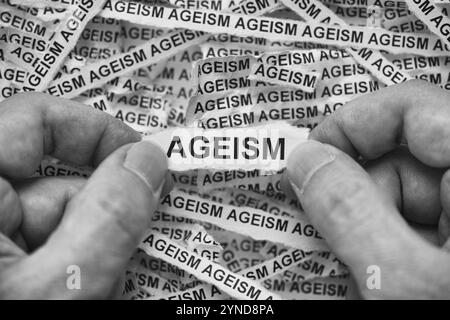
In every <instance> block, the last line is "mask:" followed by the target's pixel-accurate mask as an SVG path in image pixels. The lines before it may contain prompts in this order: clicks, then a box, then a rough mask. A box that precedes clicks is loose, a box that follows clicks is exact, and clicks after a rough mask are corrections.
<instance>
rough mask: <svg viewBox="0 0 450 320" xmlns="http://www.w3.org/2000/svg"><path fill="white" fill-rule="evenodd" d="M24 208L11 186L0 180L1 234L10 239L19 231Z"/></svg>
mask: <svg viewBox="0 0 450 320" xmlns="http://www.w3.org/2000/svg"><path fill="white" fill-rule="evenodd" d="M21 221H22V208H21V205H20V200H19V196H18V195H17V193H16V191H15V190H14V189H13V187H12V186H11V184H10V183H9V182H8V181H6V180H5V179H2V178H0V233H3V234H4V235H6V236H8V237H10V236H12V235H13V234H14V233H15V232H17V230H18V229H19V226H20V223H21Z"/></svg>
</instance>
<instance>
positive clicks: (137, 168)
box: [123, 141, 167, 193]
mask: <svg viewBox="0 0 450 320" xmlns="http://www.w3.org/2000/svg"><path fill="white" fill-rule="evenodd" d="M123 166H124V167H125V168H127V169H128V170H130V171H132V172H134V173H135V174H136V175H137V176H138V177H139V178H141V180H142V181H143V182H144V183H145V184H146V185H147V186H148V187H149V188H150V190H151V191H152V192H153V193H157V192H161V189H162V187H163V185H164V180H165V176H166V173H167V157H166V155H165V154H164V153H163V151H162V150H161V149H160V148H159V147H158V146H156V145H155V144H153V143H151V142H148V141H141V142H138V143H136V144H134V145H133V146H132V147H131V148H130V149H129V150H128V152H127V155H126V157H125V161H124V163H123Z"/></svg>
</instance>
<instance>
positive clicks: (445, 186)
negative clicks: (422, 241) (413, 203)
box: [438, 170, 450, 249]
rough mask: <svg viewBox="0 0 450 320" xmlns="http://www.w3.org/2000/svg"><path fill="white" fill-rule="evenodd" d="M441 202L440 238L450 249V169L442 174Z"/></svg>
mask: <svg viewBox="0 0 450 320" xmlns="http://www.w3.org/2000/svg"><path fill="white" fill-rule="evenodd" d="M441 204H442V214H441V217H440V220H439V226H438V234H439V240H440V243H441V244H445V245H444V247H445V248H448V249H450V245H449V244H450V243H448V240H449V237H450V170H447V171H446V172H445V173H444V175H443V176H442V181H441ZM446 242H447V243H446Z"/></svg>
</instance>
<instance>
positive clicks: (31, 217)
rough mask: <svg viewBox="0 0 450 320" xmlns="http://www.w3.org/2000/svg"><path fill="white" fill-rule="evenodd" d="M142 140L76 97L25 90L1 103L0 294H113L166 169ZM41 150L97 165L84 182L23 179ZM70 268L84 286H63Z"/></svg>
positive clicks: (164, 161) (34, 166)
mask: <svg viewBox="0 0 450 320" xmlns="http://www.w3.org/2000/svg"><path fill="white" fill-rule="evenodd" d="M139 140H140V136H139V134H137V133H136V132H135V131H133V130H132V129H130V128H129V127H128V126H126V125H125V124H123V123H122V122H121V121H119V120H117V119H114V118H113V117H111V116H109V115H107V114H105V113H103V112H100V111H97V110H94V109H92V108H90V107H87V106H84V105H81V104H79V103H77V102H74V101H69V100H64V99H59V98H54V97H51V96H47V95H44V94H38V93H26V94H19V95H16V96H13V97H12V98H10V99H8V100H5V101H4V102H2V103H0V148H1V152H0V176H1V177H0V297H1V298H3V299H8V298H13V299H17V298H18V299H33V298H34V299H36V298H38V299H49V298H56V299H65V298H71V299H73V298H81V299H89V298H106V297H108V296H109V295H110V293H111V291H112V290H113V287H114V284H115V281H116V280H117V278H118V277H119V275H120V273H121V272H122V271H123V269H124V268H125V265H126V263H127V261H128V259H129V258H130V256H131V254H132V253H133V250H134V249H135V247H136V246H137V244H138V241H139V239H140V237H141V236H142V232H143V231H144V230H145V229H146V227H147V226H148V222H149V220H150V215H151V213H152V212H154V210H155V209H156V206H157V204H158V203H159V196H160V193H161V189H162V187H163V185H164V180H165V176H166V171H167V159H166V156H165V155H164V153H163V152H162V151H160V150H159V149H158V147H156V146H154V145H152V144H150V143H148V142H139V143H136V144H132V143H133V142H138V141H139ZM44 155H52V156H54V157H56V158H58V159H60V160H63V161H68V162H71V163H74V164H78V165H89V164H91V165H93V166H95V167H97V168H96V170H95V171H94V173H93V174H92V176H91V177H90V178H89V179H88V180H87V181H86V180H85V179H83V178H73V177H43V178H34V179H26V178H28V177H30V176H31V175H32V174H33V173H35V171H36V169H37V168H38V166H39V164H40V161H41V159H42V157H43V156H44ZM19 179H20V181H18V180H19ZM23 179H25V180H23ZM24 247H26V248H28V249H30V250H27V249H25V250H24V249H23V248H24ZM27 251H31V253H30V254H28V253H27ZM73 265H75V266H77V267H79V270H80V271H81V274H80V276H81V290H69V289H68V288H67V286H66V281H67V277H68V276H69V275H68V274H67V273H66V271H67V268H68V267H69V266H73Z"/></svg>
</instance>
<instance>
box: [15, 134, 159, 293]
mask: <svg viewBox="0 0 450 320" xmlns="http://www.w3.org/2000/svg"><path fill="white" fill-rule="evenodd" d="M166 172H167V159H166V156H165V154H164V153H163V152H162V151H161V150H160V149H159V147H157V146H155V145H153V144H151V143H149V142H144V141H143V142H139V143H137V144H134V145H126V146H123V147H121V148H120V149H118V150H116V151H115V152H114V153H113V154H111V155H110V156H109V157H108V158H107V159H105V160H104V161H103V162H102V163H101V165H100V166H99V167H98V169H97V170H96V171H95V172H94V174H93V175H92V176H91V178H90V179H89V180H88V182H87V183H86V185H85V187H84V188H83V189H82V190H81V191H80V193H78V194H77V195H76V196H75V197H73V198H72V199H71V200H70V202H69V203H68V204H67V206H66V211H65V214H64V217H63V219H62V221H61V223H60V226H59V227H58V229H57V230H56V231H55V232H54V233H53V234H52V236H51V237H50V238H49V240H48V242H47V244H46V245H45V246H44V247H42V248H41V249H39V250H38V251H37V252H36V253H35V254H34V255H32V256H31V257H29V258H28V259H25V260H27V262H26V266H23V268H22V270H21V271H24V270H26V272H30V271H29V270H30V267H32V268H31V270H33V271H32V272H34V273H35V274H37V275H38V276H37V277H36V279H37V280H36V281H37V282H36V283H34V288H37V290H42V288H45V294H46V295H47V296H48V297H49V298H52V297H57V298H65V297H67V298H77V297H82V298H101V297H106V296H108V294H109V291H110V290H111V288H112V286H113V285H114V282H115V280H116V278H117V277H118V276H119V275H120V272H121V271H122V270H123V269H124V268H125V266H126V263H127V261H128V259H129V258H130V256H131V255H132V253H133V251H134V249H135V248H136V246H137V244H138V242H139V240H140V238H141V237H142V233H143V232H144V231H145V229H146V228H147V227H148V226H149V221H150V218H151V215H152V214H153V212H154V211H155V209H156V207H157V205H158V204H159V196H160V194H161V190H162V188H163V185H164V180H165V175H166ZM73 265H75V266H76V267H77V270H79V273H80V280H81V281H80V287H81V290H69V289H68V288H67V287H68V286H67V283H66V282H67V278H68V274H66V270H68V267H69V266H73ZM37 269H39V270H37ZM15 271H16V272H17V268H16V270H15ZM67 272H68V271H67ZM29 278H30V277H29ZM31 278H32V277H31ZM32 279H33V278H32ZM31 282H33V281H31ZM27 284H28V285H29V286H30V288H33V284H32V283H30V282H28V283H27ZM35 290H36V289H35ZM40 293H42V291H40ZM29 294H32V293H29ZM38 294H39V293H38Z"/></svg>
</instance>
